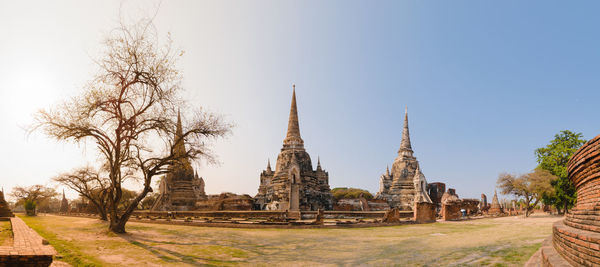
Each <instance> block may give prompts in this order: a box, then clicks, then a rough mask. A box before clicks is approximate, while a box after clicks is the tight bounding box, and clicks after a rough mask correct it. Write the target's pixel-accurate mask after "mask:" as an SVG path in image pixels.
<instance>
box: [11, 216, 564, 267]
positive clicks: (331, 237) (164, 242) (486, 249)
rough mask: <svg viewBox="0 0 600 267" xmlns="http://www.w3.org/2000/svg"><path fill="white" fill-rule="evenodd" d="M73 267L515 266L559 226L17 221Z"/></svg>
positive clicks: (547, 220)
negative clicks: (114, 229) (119, 230)
mask: <svg viewBox="0 0 600 267" xmlns="http://www.w3.org/2000/svg"><path fill="white" fill-rule="evenodd" d="M22 218H23V219H24V220H25V222H26V223H27V224H28V225H29V226H30V227H32V228H34V229H35V230H36V231H38V232H39V233H40V234H41V235H42V236H43V237H44V238H46V239H48V240H49V241H50V243H51V244H52V245H53V246H54V247H55V248H56V249H57V250H58V251H59V253H60V254H61V257H62V258H61V259H60V260H61V261H65V262H68V263H71V264H72V265H75V266H132V265H138V266H171V265H173V266H180V265H184V266H190V265H191V266H198V265H201V266H205V265H209V266H211V265H212V266H235V265H243V266H246V265H254V266H273V265H278V266H317V265H318V266H322V265H331V266H340V265H341V266H356V265H366V266H391V265H397V266H522V265H523V264H524V263H525V262H526V261H527V259H529V257H530V256H531V255H533V253H534V252H535V251H536V250H537V249H538V248H539V247H540V244H541V242H542V240H543V239H544V238H546V237H548V236H549V235H550V234H551V231H552V227H551V225H552V223H553V222H555V221H556V220H559V219H561V218H559V217H550V216H545V215H533V217H530V218H523V217H504V218H494V219H479V220H472V221H463V222H438V223H433V224H421V225H402V226H391V227H374V228H353V229H231V228H210V227H193V226H178V225H162V224H145V223H129V224H128V225H127V230H128V233H127V234H124V235H115V234H111V233H108V232H107V230H106V228H107V225H106V223H104V222H101V221H99V220H95V219H88V218H74V217H59V216H51V215H48V216H38V217H22Z"/></svg>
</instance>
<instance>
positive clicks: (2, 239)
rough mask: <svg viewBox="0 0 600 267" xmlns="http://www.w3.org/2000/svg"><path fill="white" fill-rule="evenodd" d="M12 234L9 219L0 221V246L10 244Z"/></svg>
mask: <svg viewBox="0 0 600 267" xmlns="http://www.w3.org/2000/svg"><path fill="white" fill-rule="evenodd" d="M12 236H13V235H12V229H11V226H10V221H0V246H10V245H11V244H12Z"/></svg>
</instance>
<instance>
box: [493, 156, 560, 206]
mask: <svg viewBox="0 0 600 267" xmlns="http://www.w3.org/2000/svg"><path fill="white" fill-rule="evenodd" d="M556 178H557V177H556V176H554V175H552V174H551V173H550V172H548V171H546V170H543V169H540V168H537V169H535V170H534V171H533V172H530V173H527V174H524V175H520V176H515V175H512V174H508V173H501V174H500V175H499V176H498V182H497V183H498V187H499V188H500V190H501V191H502V194H506V195H508V194H512V195H515V196H517V197H522V198H523V201H524V203H525V205H526V210H525V216H526V217H529V213H530V212H531V211H532V210H533V209H534V208H535V206H537V204H538V203H539V202H540V201H541V200H542V195H543V194H544V193H548V192H551V191H552V185H551V184H550V182H551V181H552V180H554V179H556Z"/></svg>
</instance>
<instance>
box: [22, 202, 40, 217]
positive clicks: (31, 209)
mask: <svg viewBox="0 0 600 267" xmlns="http://www.w3.org/2000/svg"><path fill="white" fill-rule="evenodd" d="M36 206H37V204H35V202H34V201H33V200H25V203H23V207H25V211H26V212H27V215H29V216H34V215H35V207H36Z"/></svg>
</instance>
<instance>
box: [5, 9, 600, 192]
mask: <svg viewBox="0 0 600 267" xmlns="http://www.w3.org/2000/svg"><path fill="white" fill-rule="evenodd" d="M120 3H121V2H119V1H110V2H109V1H107V2H96V1H58V2H52V3H46V2H43V1H40V2H38V3H37V4H31V3H20V2H2V3H0V25H1V26H0V36H2V37H1V38H2V41H1V42H0V58H1V59H2V60H0V90H1V91H0V94H1V95H0V97H1V99H3V103H4V104H3V105H2V107H0V108H1V115H0V116H1V117H0V122H1V123H2V125H3V127H2V128H3V132H4V133H3V138H2V140H1V141H0V146H1V147H3V148H4V153H3V154H4V156H3V158H2V160H0V162H1V164H2V165H1V166H0V167H1V168H2V170H3V174H2V176H0V181H1V182H0V184H2V185H4V186H5V187H6V188H11V187H12V186H14V185H31V184H35V183H47V182H48V180H49V178H50V177H52V176H54V175H56V174H57V173H58V172H60V171H65V170H69V169H71V168H73V167H77V166H78V165H81V164H84V163H85V162H86V160H90V159H91V160H93V159H94V158H95V155H94V154H93V150H92V149H86V148H85V146H79V147H78V146H76V145H73V144H63V143H56V142H54V141H51V140H48V139H46V138H45V137H44V136H42V135H36V136H32V137H30V138H25V135H24V132H23V130H22V129H21V128H19V126H20V125H26V124H27V123H28V122H29V121H30V120H31V119H30V118H31V113H33V112H34V111H35V110H36V109H38V108H43V107H47V106H49V105H51V104H52V103H54V102H55V101H57V100H59V99H61V98H64V97H66V96H69V95H71V94H74V93H76V92H77V90H78V88H80V87H81V86H82V85H83V84H84V83H85V81H87V80H88V79H89V78H90V77H91V73H92V71H93V64H92V62H91V59H90V56H91V57H94V56H96V55H97V53H98V51H99V43H100V41H101V39H102V36H103V33H104V32H107V31H109V30H110V29H111V28H112V27H114V26H115V25H116V21H117V18H118V12H119V5H120ZM150 3H152V4H150ZM599 5H600V3H598V2H594V1H577V2H568V3H567V2H562V1H502V2H492V1H436V2H434V1H393V2H392V1H326V2H323V1H211V2H209V1H163V3H162V4H161V7H160V9H159V12H158V15H157V17H156V20H155V21H156V25H157V27H158V30H159V32H160V33H161V34H163V35H166V33H167V32H171V33H172V36H173V39H174V41H175V45H176V46H177V47H180V48H182V49H184V50H185V51H186V53H185V55H184V57H183V58H182V60H181V61H180V64H179V66H180V68H181V69H182V70H183V72H184V82H183V85H184V87H185V88H186V93H185V95H186V98H187V99H188V100H189V101H190V104H191V105H193V106H203V107H206V108H208V109H209V110H212V111H214V112H218V113H222V114H224V115H225V116H226V117H227V118H228V119H229V120H231V121H233V122H234V123H236V125H237V126H236V128H235V129H234V132H233V135H232V136H230V137H229V138H228V139H226V140H223V141H220V142H218V143H216V144H215V146H214V147H213V149H214V151H215V152H216V153H217V155H218V156H219V159H220V161H221V164H220V165H218V166H205V165H204V164H202V162H201V163H200V167H201V168H200V169H199V174H200V175H201V176H203V177H204V178H205V180H206V190H207V191H208V193H219V192H222V191H231V192H235V193H248V194H251V195H254V194H256V192H257V188H258V184H259V173H260V171H261V170H262V169H264V168H265V166H266V162H267V158H270V159H271V160H272V161H274V160H275V159H276V157H277V153H278V152H279V149H280V148H281V144H282V140H283V138H284V135H285V130H286V126H287V116H288V111H289V104H290V97H291V85H292V83H295V84H296V89H297V96H298V109H299V116H300V127H301V133H302V136H303V138H304V141H305V146H306V148H307V150H308V152H309V153H310V154H311V156H312V157H313V161H314V162H315V163H316V158H317V156H318V155H320V156H321V162H322V165H323V167H324V168H325V169H326V170H327V171H329V175H330V184H331V186H332V188H333V187H339V186H350V187H359V188H364V189H368V190H369V191H371V192H373V193H375V192H376V191H377V189H378V185H379V176H380V175H381V174H382V173H383V172H384V171H385V168H386V165H388V164H390V165H391V163H392V162H393V160H394V158H395V157H396V151H397V150H398V146H399V144H400V138H401V132H402V118H403V112H404V107H405V106H408V111H409V120H410V130H411V139H412V144H413V149H414V150H415V156H416V157H417V159H418V160H419V162H420V165H421V168H422V171H423V172H424V174H425V176H426V177H427V180H428V181H429V182H444V183H446V184H447V186H448V187H451V188H456V190H457V193H458V194H459V196H461V197H476V198H478V197H479V195H480V194H481V193H486V194H487V195H488V197H491V195H492V194H493V190H494V186H495V182H496V178H497V176H498V173H500V172H503V171H508V172H515V173H524V172H527V171H529V170H531V169H533V168H534V167H535V166H536V162H535V157H534V149H535V148H538V147H541V146H544V145H545V144H547V143H548V142H549V141H550V140H551V139H552V138H553V135H554V134H556V133H558V132H559V131H560V130H564V129H569V130H572V131H575V132H581V133H583V135H584V137H585V138H586V139H590V138H592V137H594V136H595V135H597V134H599V133H600V124H599V123H598V115H597V114H598V111H597V108H596V107H597V106H598V99H600V90H599V89H600V88H598V87H599V84H600V75H599V71H600V35H599V33H600V32H599V30H598V25H600V16H598V10H600V6H599ZM155 6H156V2H136V1H124V2H123V7H122V9H121V10H122V12H123V13H124V14H125V15H126V16H127V17H136V16H141V15H147V14H150V13H151V12H150V11H152V10H154V7H155ZM82 155H83V157H82ZM71 196H75V195H74V194H72V193H71Z"/></svg>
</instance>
